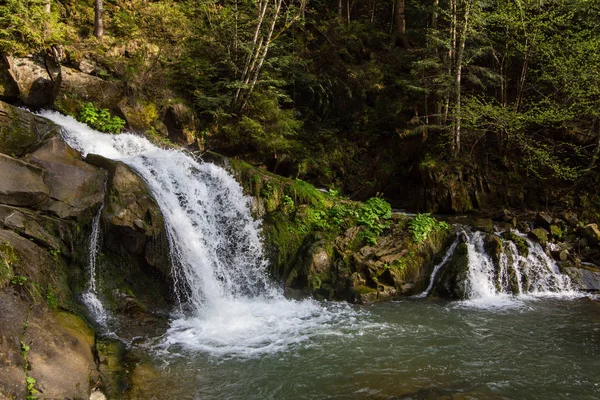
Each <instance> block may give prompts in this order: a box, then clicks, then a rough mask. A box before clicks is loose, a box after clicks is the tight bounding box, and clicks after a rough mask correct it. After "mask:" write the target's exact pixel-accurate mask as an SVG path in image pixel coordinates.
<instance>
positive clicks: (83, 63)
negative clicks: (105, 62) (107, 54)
mask: <svg viewBox="0 0 600 400" xmlns="http://www.w3.org/2000/svg"><path fill="white" fill-rule="evenodd" d="M75 66H76V67H77V69H78V70H80V71H81V72H83V73H84V74H88V75H92V74H94V73H95V72H97V71H98V65H96V63H94V62H93V61H89V60H85V59H84V60H80V61H79V62H77V63H76V65H75Z"/></svg>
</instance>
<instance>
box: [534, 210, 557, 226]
mask: <svg viewBox="0 0 600 400" xmlns="http://www.w3.org/2000/svg"><path fill="white" fill-rule="evenodd" d="M552 222H553V221H552V217H551V216H550V215H549V214H548V213H545V212H539V213H537V214H536V216H535V223H536V224H537V225H538V226H539V227H542V228H544V229H546V230H549V229H550V225H552Z"/></svg>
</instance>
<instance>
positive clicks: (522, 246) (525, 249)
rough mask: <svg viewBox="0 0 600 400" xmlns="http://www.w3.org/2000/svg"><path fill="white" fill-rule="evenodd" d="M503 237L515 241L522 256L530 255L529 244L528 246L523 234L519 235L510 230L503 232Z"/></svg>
mask: <svg viewBox="0 0 600 400" xmlns="http://www.w3.org/2000/svg"><path fill="white" fill-rule="evenodd" d="M502 237H503V238H504V239H506V240H510V241H511V242H513V243H514V244H515V246H517V252H518V253H519V255H520V256H522V257H528V256H529V246H527V242H526V241H525V239H523V238H522V237H521V236H519V235H517V234H516V233H514V232H511V231H509V232H504V233H503V234H502Z"/></svg>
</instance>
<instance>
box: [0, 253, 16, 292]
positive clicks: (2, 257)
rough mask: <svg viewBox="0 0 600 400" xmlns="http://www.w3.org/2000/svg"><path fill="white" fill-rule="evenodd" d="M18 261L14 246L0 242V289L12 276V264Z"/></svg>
mask: <svg viewBox="0 0 600 400" xmlns="http://www.w3.org/2000/svg"><path fill="white" fill-rule="evenodd" d="M17 261H18V257H17V253H16V251H15V249H14V247H13V246H12V245H11V244H10V243H8V242H5V243H0V289H1V288H2V287H4V286H5V285H6V284H7V283H8V282H10V281H11V279H12V277H13V271H14V269H13V266H14V264H15V263H16V262H17Z"/></svg>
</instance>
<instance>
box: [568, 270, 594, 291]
mask: <svg viewBox="0 0 600 400" xmlns="http://www.w3.org/2000/svg"><path fill="white" fill-rule="evenodd" d="M561 271H562V272H563V273H565V274H567V275H568V276H569V278H571V282H572V283H573V284H574V285H575V286H576V287H577V288H579V290H584V291H590V292H598V291H600V269H597V268H593V267H587V266H586V267H583V266H580V267H577V266H573V265H569V266H564V265H561Z"/></svg>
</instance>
